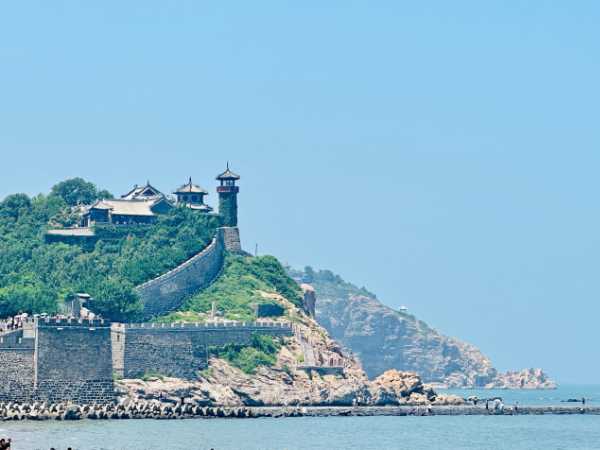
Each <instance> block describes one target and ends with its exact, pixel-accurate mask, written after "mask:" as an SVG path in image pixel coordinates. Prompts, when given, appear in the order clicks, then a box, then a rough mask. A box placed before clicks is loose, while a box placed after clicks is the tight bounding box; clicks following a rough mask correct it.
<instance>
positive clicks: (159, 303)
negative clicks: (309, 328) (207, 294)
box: [0, 164, 292, 403]
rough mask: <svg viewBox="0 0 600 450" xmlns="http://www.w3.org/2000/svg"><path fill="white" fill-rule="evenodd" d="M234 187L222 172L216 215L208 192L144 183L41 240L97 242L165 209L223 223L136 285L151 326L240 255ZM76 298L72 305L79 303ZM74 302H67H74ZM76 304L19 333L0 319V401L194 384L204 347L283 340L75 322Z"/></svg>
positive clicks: (77, 397) (251, 328)
mask: <svg viewBox="0 0 600 450" xmlns="http://www.w3.org/2000/svg"><path fill="white" fill-rule="evenodd" d="M239 179H240V176H239V175H236V174H235V173H233V172H232V171H231V170H230V169H229V164H228V165H227V170H226V171H225V172H223V173H222V174H220V175H219V176H218V177H217V180H218V181H219V182H220V185H219V186H218V188H217V192H218V194H219V212H218V214H216V213H214V212H213V210H212V208H211V207H210V206H208V205H206V204H205V203H204V197H205V196H206V195H208V192H207V191H206V190H205V189H203V188H202V187H200V186H198V185H196V184H193V182H192V179H191V178H190V179H189V181H188V182H187V183H186V184H184V185H183V186H181V187H179V188H178V189H176V190H175V191H174V195H175V199H174V200H171V199H170V198H168V197H167V196H166V195H164V194H163V193H162V192H160V191H159V190H158V189H156V188H155V187H154V186H152V185H151V184H150V183H149V182H148V183H146V184H145V185H144V186H134V188H133V189H132V190H131V191H129V192H128V193H126V194H124V195H123V196H121V198H119V199H100V200H98V201H96V202H94V203H93V204H91V205H84V206H80V207H78V208H77V209H75V210H74V212H76V213H78V214H79V217H80V221H79V225H78V226H77V227H72V228H64V229H55V230H50V231H48V233H47V235H46V239H47V241H49V242H56V241H65V242H73V241H75V242H81V240H84V242H85V240H92V242H94V240H95V239H97V236H95V231H97V227H98V226H103V225H114V226H122V227H127V226H134V225H135V226H144V225H151V224H152V223H153V222H154V221H155V220H156V219H157V217H158V216H159V215H161V214H166V213H168V212H169V211H170V210H171V209H173V208H179V207H183V208H190V209H192V210H194V211H198V214H215V215H218V216H219V217H221V225H222V226H221V227H220V228H218V229H217V231H216V234H215V236H214V238H213V240H212V242H211V243H210V244H209V245H208V246H207V247H206V248H204V249H203V250H202V251H201V252H199V253H198V254H196V255H194V256H192V257H191V258H190V259H188V260H187V261H185V262H184V263H182V264H181V265H179V266H178V267H176V268H174V269H173V270H171V271H169V272H167V273H164V274H162V275H160V276H158V277H157V278H155V279H152V280H150V281H148V282H146V283H144V284H142V285H140V286H137V288H136V290H137V293H138V295H139V297H140V299H141V301H142V304H143V313H142V317H143V319H144V320H150V319H152V318H153V317H156V316H160V315H163V314H166V313H168V312H170V311H173V310H175V309H177V308H179V307H180V306H181V304H182V303H183V301H184V300H185V299H186V298H187V297H189V295H191V294H193V293H195V292H198V291H200V290H202V289H205V288H206V287H207V286H209V285H210V284H211V283H212V282H213V281H214V280H215V279H216V278H217V277H218V276H219V274H220V273H221V271H222V270H223V266H224V262H225V254H226V252H232V253H240V252H242V247H241V244H240V236H239V229H238V228H237V223H238V218H237V195H238V193H239V187H238V186H237V185H236V183H237V181H238V180H239ZM86 297H89V296H85V295H80V299H79V300H84V299H85V298H86ZM74 304H75V303H74ZM81 306H82V303H81V302H80V301H78V302H77V307H75V306H73V307H72V311H71V317H70V318H69V319H65V318H62V319H61V318H45V317H44V318H42V317H37V318H29V319H27V320H25V321H24V323H23V326H22V327H19V328H16V329H15V328H10V327H7V326H6V324H3V323H2V322H1V321H0V401H5V400H10V401H29V400H45V401H63V400H73V401H83V402H88V403H95V402H98V403H102V402H107V401H112V399H113V398H114V392H113V382H112V380H113V376H115V375H116V376H125V377H139V376H143V375H144V374H145V373H148V372H160V373H164V374H171V375H174V376H178V377H183V378H185V377H193V376H194V374H195V373H196V371H197V370H199V369H202V368H204V367H206V359H207V348H208V346H211V345H225V344H228V343H235V344H244V343H248V342H249V341H250V340H251V337H252V334H254V333H260V334H267V335H272V336H289V335H291V334H292V328H291V326H290V324H289V323H287V322H278V323H274V322H272V321H271V322H256V323H241V322H228V323H223V322H213V323H206V324H200V323H199V324H177V325H175V324H173V325H169V326H165V325H164V324H163V325H157V324H154V323H140V324H118V323H113V324H111V323H110V322H109V321H105V320H102V319H99V318H96V319H89V318H86V319H83V318H82V316H83V314H80V312H81V311H82V308H81Z"/></svg>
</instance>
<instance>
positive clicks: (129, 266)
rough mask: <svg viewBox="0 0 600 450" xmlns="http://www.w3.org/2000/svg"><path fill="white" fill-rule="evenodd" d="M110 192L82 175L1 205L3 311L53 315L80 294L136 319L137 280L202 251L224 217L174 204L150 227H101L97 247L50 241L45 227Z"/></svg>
mask: <svg viewBox="0 0 600 450" xmlns="http://www.w3.org/2000/svg"><path fill="white" fill-rule="evenodd" d="M108 196H110V194H109V193H108V192H106V191H98V189H97V188H96V187H95V186H94V185H93V184H91V183H88V182H85V181H84V180H81V179H75V180H68V181H66V182H63V183H59V184H58V185H56V186H55V187H54V188H53V189H52V192H51V193H50V194H49V195H41V194H40V195H38V196H35V197H33V198H30V197H28V196H27V195H25V194H14V195H10V196H8V197H6V198H5V199H4V200H3V201H2V202H1V203H0V317H2V316H9V315H13V314H17V313H19V312H28V313H41V312H46V313H54V312H56V311H58V310H59V308H60V304H61V303H62V302H63V301H64V300H65V299H67V298H69V297H70V296H71V295H73V294H74V293H76V292H87V293H89V294H90V295H92V296H93V297H94V298H95V300H96V301H95V303H94V309H95V310H96V311H97V312H99V313H101V314H102V315H104V316H105V317H107V318H111V319H114V320H125V319H130V318H135V316H136V314H137V313H138V312H139V311H140V307H141V305H140V302H139V299H138V297H137V294H136V293H135V291H134V286H136V285H138V284H141V283H143V282H145V281H147V280H149V279H152V278H154V277H156V276H158V275H160V274H161V273H164V272H165V271H167V270H170V269H172V268H174V267H176V266H177V265H179V264H181V263H182V262H183V261H185V260H187V259H188V258H190V257H191V256H193V255H194V254H196V253H198V252H199V251H200V250H202V249H203V248H204V247H205V246H206V245H208V243H209V242H210V241H211V239H212V238H213V236H214V233H215V229H216V228H217V227H218V226H219V225H220V218H219V217H218V216H214V215H206V214H198V213H196V212H194V211H191V210H189V209H187V208H173V209H172V210H171V212H169V213H168V214H165V215H162V216H159V218H158V220H157V222H156V223H155V224H152V225H139V226H134V227H114V226H107V227H102V228H103V229H102V230H97V235H98V237H99V238H98V239H97V242H95V244H93V245H92V246H91V247H90V246H89V245H85V244H83V243H82V244H66V243H48V242H46V241H45V239H44V234H45V231H46V230H47V229H48V228H49V227H50V225H51V224H52V226H56V225H65V226H68V225H72V224H73V223H74V220H75V219H74V217H73V216H74V214H73V213H72V207H73V206H74V205H76V204H78V203H80V202H84V203H87V204H89V203H91V202H93V201H94V200H96V199H97V198H100V197H102V198H107V197H108Z"/></svg>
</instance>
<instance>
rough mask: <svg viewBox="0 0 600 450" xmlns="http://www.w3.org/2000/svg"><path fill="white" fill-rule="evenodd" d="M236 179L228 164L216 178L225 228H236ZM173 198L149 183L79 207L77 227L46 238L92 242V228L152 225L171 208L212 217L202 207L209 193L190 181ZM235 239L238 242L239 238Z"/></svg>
mask: <svg viewBox="0 0 600 450" xmlns="http://www.w3.org/2000/svg"><path fill="white" fill-rule="evenodd" d="M239 179H240V176H239V175H237V174H235V173H234V172H232V171H231V170H230V169H229V164H227V170H225V172H223V173H222V174H220V175H219V176H217V180H218V181H219V182H220V185H219V186H218V187H217V192H218V194H219V215H221V217H222V218H223V226H225V227H230V228H232V227H237V223H238V219H237V215H238V205H237V195H238V193H239V187H238V186H237V185H236V182H237V181H238V180H239ZM173 194H174V195H175V200H172V199H170V198H168V197H167V196H166V195H164V194H163V193H162V192H161V191H159V190H158V189H157V188H155V187H154V186H152V185H151V184H150V182H147V183H146V184H145V185H143V186H138V185H137V184H136V185H135V186H134V187H133V188H132V189H131V190H130V191H129V192H127V193H126V194H123V195H122V196H121V198H118V199H100V200H97V201H96V202H94V203H93V204H92V205H81V206H78V207H77V209H76V210H74V212H77V213H78V214H79V215H80V220H79V225H78V226H77V227H73V228H60V229H55V230H49V231H48V232H47V233H46V238H47V240H49V241H51V242H53V241H71V240H74V241H79V240H81V239H93V238H94V236H95V233H94V229H93V227H94V225H96V224H98V225H101V224H111V225H137V224H151V223H153V222H155V221H156V219H157V216H159V215H161V214H166V213H168V212H169V210H171V209H172V208H174V207H186V208H190V209H192V210H195V211H198V212H199V213H212V211H213V208H211V207H210V206H209V205H207V204H206V203H204V197H205V196H207V195H208V191H207V190H206V189H204V188H202V187H201V186H199V185H197V184H194V183H193V182H192V178H191V177H190V178H189V180H188V182H187V183H185V184H184V185H182V186H180V187H179V188H177V189H176V190H175V191H174V192H173ZM230 234H231V232H230ZM237 239H238V240H239V237H238V238H237Z"/></svg>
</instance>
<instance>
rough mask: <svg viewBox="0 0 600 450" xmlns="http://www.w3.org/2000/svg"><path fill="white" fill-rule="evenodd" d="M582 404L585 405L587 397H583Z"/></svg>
mask: <svg viewBox="0 0 600 450" xmlns="http://www.w3.org/2000/svg"><path fill="white" fill-rule="evenodd" d="M581 404H582V405H585V397H581Z"/></svg>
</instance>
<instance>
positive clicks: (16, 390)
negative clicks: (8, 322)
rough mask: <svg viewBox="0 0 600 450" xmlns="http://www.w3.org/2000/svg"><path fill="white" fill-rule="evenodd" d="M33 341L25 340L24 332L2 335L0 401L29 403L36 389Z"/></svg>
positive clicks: (0, 338)
mask: <svg viewBox="0 0 600 450" xmlns="http://www.w3.org/2000/svg"><path fill="white" fill-rule="evenodd" d="M34 352H35V342H34V340H33V339H25V338H23V330H15V331H12V332H10V333H6V334H2V335H0V401H6V400H14V401H27V400H29V399H31V398H32V396H33V387H34V378H35V374H34Z"/></svg>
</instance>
